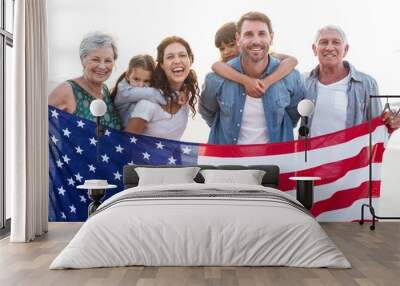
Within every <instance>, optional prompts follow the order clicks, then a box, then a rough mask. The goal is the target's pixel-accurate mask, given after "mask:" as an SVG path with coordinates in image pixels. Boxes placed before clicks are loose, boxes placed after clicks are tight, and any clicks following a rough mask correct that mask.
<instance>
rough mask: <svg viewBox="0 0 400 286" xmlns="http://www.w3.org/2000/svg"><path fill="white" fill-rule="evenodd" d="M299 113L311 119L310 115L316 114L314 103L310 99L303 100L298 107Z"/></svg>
mask: <svg viewBox="0 0 400 286" xmlns="http://www.w3.org/2000/svg"><path fill="white" fill-rule="evenodd" d="M297 111H298V112H299V113H300V115H301V116H303V117H310V115H311V114H313V112H314V103H312V101H311V100H309V99H303V100H302V101H300V102H299V104H298V105H297Z"/></svg>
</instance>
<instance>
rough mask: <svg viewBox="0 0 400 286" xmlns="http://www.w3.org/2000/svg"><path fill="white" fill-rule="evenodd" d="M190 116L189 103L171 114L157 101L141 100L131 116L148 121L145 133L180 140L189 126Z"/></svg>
mask: <svg viewBox="0 0 400 286" xmlns="http://www.w3.org/2000/svg"><path fill="white" fill-rule="evenodd" d="M188 116H189V106H188V105H183V106H182V107H181V108H180V109H179V110H178V112H177V113H175V114H171V113H168V112H166V111H165V110H164V109H162V108H161V106H160V105H159V104H157V103H153V102H150V101H147V100H141V101H139V102H138V103H137V104H136V106H135V109H134V110H133V111H132V113H131V116H130V118H134V117H136V118H142V119H144V120H146V121H147V126H146V129H145V130H144V132H143V134H144V135H149V136H154V137H160V138H166V139H172V140H180V139H181V137H182V135H183V132H184V131H185V129H186V126H187V122H188Z"/></svg>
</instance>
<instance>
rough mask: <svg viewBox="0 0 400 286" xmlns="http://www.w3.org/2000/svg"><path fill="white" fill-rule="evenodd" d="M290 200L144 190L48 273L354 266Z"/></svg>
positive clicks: (274, 195)
mask: <svg viewBox="0 0 400 286" xmlns="http://www.w3.org/2000/svg"><path fill="white" fill-rule="evenodd" d="M299 205H300V204H299V203H298V202H297V201H296V200H295V199H294V198H292V197H291V196H289V195H286V194H285V193H283V192H280V191H278V190H275V189H273V188H268V187H263V186H257V185H238V184H198V183H191V184H189V183H188V184H173V185H163V186H139V187H134V188H130V189H127V190H125V191H123V192H120V193H118V194H116V195H114V196H113V197H111V198H110V199H108V200H107V201H105V202H104V203H103V204H102V205H101V206H100V208H99V209H98V211H97V212H96V214H95V215H93V216H92V217H90V218H89V219H88V221H87V222H86V223H85V224H84V225H83V226H82V227H81V229H80V230H79V232H78V233H77V234H76V236H75V237H74V238H73V239H72V241H71V242H70V243H69V244H68V246H67V247H66V248H65V249H64V250H63V251H62V252H61V253H60V254H59V255H58V256H57V257H56V259H55V260H54V261H53V262H52V264H51V266H50V269H63V268H91V267H113V266H127V265H145V266H194V265H197V266H201V265H203V266H206V265H209V266H210V265H214V266H244V265H246V266H293V267H332V268H349V267H351V266H350V263H349V262H348V261H347V259H346V258H345V257H344V255H343V254H342V252H341V251H340V250H338V248H337V247H336V246H335V244H334V243H333V242H332V241H331V240H330V238H329V237H328V236H327V235H326V233H325V232H324V230H323V229H322V228H321V227H320V225H319V224H318V222H317V221H316V220H315V219H314V218H313V217H312V216H311V215H309V214H308V212H307V211H306V210H305V209H304V208H302V207H300V206H299Z"/></svg>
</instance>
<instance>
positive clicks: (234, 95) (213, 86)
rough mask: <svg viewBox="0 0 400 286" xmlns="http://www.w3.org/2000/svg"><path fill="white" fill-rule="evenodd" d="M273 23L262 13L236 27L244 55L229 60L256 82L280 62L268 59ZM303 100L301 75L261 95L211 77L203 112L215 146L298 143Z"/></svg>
mask: <svg viewBox="0 0 400 286" xmlns="http://www.w3.org/2000/svg"><path fill="white" fill-rule="evenodd" d="M273 35H274V34H273V32H272V25H271V21H270V19H269V18H268V17H267V16H266V15H264V14H262V13H259V12H249V13H246V14H244V15H243V16H242V17H241V18H240V20H239V21H238V23H237V33H236V40H237V42H238V45H239V47H240V50H241V55H240V56H239V57H237V58H235V59H233V60H232V61H230V62H229V64H230V65H231V67H232V68H234V69H235V70H237V71H238V72H240V73H243V74H245V75H248V76H250V77H252V78H265V77H266V76H268V75H269V74H271V73H272V72H273V71H274V70H275V69H276V68H277V67H278V66H279V61H278V60H277V59H275V58H273V57H272V56H270V55H268V50H269V47H270V45H271V42H272V38H273ZM303 97H304V85H303V81H302V80H301V76H300V74H299V72H297V71H296V70H293V71H292V72H291V73H289V74H288V75H287V76H286V77H284V78H283V79H281V80H280V81H278V82H276V83H275V84H273V85H272V86H270V87H269V89H268V90H267V91H266V92H265V93H263V94H261V96H258V97H251V96H249V95H246V93H245V90H244V87H243V86H242V85H240V84H238V83H235V82H233V81H229V80H226V79H223V78H221V77H219V76H218V75H216V74H215V73H210V74H208V75H207V77H206V79H205V84H204V89H203V91H202V93H201V97H200V103H199V112H200V114H201V115H202V117H203V119H204V120H205V121H206V122H207V124H208V125H209V126H210V127H211V131H210V135H209V139H208V143H210V144H264V143H268V142H282V141H290V140H293V127H294V126H296V124H297V121H298V120H299V118H300V115H299V114H298V112H297V104H298V103H299V101H300V100H302V99H303Z"/></svg>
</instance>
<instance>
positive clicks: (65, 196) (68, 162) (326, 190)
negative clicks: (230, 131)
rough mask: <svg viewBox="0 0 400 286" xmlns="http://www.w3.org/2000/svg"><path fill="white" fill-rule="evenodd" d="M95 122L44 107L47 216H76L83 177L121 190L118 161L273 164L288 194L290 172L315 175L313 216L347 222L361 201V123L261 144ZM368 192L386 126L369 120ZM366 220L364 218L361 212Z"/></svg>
mask: <svg viewBox="0 0 400 286" xmlns="http://www.w3.org/2000/svg"><path fill="white" fill-rule="evenodd" d="M95 128H96V124H95V123H94V122H92V121H89V120H85V119H83V118H80V117H77V116H74V115H71V114H69V113H66V112H63V111H61V110H59V109H56V108H54V107H49V161H50V162H49V177H50V180H49V220H50V221H84V220H86V219H87V208H88V205H89V203H90V199H89V198H88V196H87V192H86V191H85V190H79V189H77V188H76V187H77V186H78V185H81V184H83V183H84V181H85V180H87V179H103V180H107V181H108V183H109V184H115V185H117V186H118V187H117V188H116V189H109V190H108V191H107V193H106V197H105V198H108V197H110V196H112V195H113V194H115V193H117V192H120V191H122V190H123V185H122V170H123V166H124V165H133V164H135V165H136V164H140V165H147V164H148V165H168V164H170V165H195V164H207V165H253V164H257V165H258V164H275V165H278V166H279V167H280V170H281V174H280V180H279V181H280V183H279V184H280V186H279V187H280V189H281V190H282V191H284V192H287V193H290V194H292V195H293V196H295V194H296V193H295V183H294V182H293V181H290V180H289V177H291V176H318V177H321V178H322V180H320V181H316V182H315V189H314V205H313V208H312V210H311V212H312V214H313V215H314V216H315V217H316V218H317V219H318V220H319V221H355V220H359V219H360V215H361V205H362V204H363V203H367V202H368V186H369V185H368V179H369V167H368V164H369V132H368V130H369V128H368V123H364V124H361V125H357V126H355V127H352V128H349V129H345V130H341V131H338V132H335V133H331V134H327V135H324V136H319V137H315V138H311V139H310V140H308V144H307V148H308V158H307V162H305V160H304V150H305V142H304V141H303V140H298V141H290V142H283V143H271V144H263V145H260V144H258V145H210V144H199V143H190V142H180V141H173V140H167V139H160V138H154V137H148V136H143V135H133V134H129V133H126V132H122V131H118V130H115V129H111V128H108V129H106V130H105V134H104V135H103V136H101V137H99V138H97V137H96V134H95ZM371 132H372V138H373V142H372V147H373V153H372V162H373V163H372V170H373V172H372V175H373V177H372V196H373V203H374V206H377V204H378V198H379V194H380V169H381V164H382V157H383V152H384V145H385V142H386V141H387V138H388V134H387V128H386V127H385V126H384V125H383V123H382V120H381V119H380V118H375V119H373V120H371ZM367 218H368V216H367Z"/></svg>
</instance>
